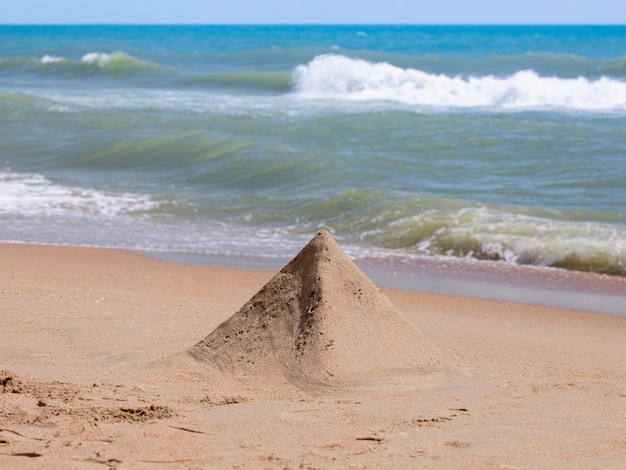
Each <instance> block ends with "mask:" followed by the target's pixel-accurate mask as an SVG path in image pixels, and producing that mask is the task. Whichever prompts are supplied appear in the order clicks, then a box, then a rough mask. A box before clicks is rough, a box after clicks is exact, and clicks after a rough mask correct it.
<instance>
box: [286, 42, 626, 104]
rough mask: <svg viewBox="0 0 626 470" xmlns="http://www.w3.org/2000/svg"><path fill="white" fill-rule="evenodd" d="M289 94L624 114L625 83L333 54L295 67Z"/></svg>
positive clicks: (324, 98)
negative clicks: (451, 70)
mask: <svg viewBox="0 0 626 470" xmlns="http://www.w3.org/2000/svg"><path fill="white" fill-rule="evenodd" d="M294 91H295V92H296V93H297V94H298V95H299V96H300V97H303V98H307V99H323V100H346V101H360V102H369V101H388V102H397V103H401V104H406V105H411V106H424V107H441V108H491V109H498V110H524V109H532V110H542V109H547V110H555V109H565V110H590V111H624V110H626V82H624V81H620V80H616V79H614V78H608V77H600V78H597V79H593V80H592V79H589V78H585V77H578V78H559V77H556V76H550V77H548V76H540V75H538V74H537V73H536V72H535V71H533V70H521V71H518V72H515V73H514V74H512V75H509V76H496V75H483V76H462V75H457V76H451V75H444V74H434V73H427V72H424V71H421V70H418V69H413V68H401V67H397V66H394V65H391V64H389V63H387V62H378V63H373V62H368V61H366V60H362V59H352V58H349V57H345V56H342V55H336V54H326V55H321V56H318V57H316V58H315V59H314V60H312V61H311V62H310V63H308V64H307V65H301V66H299V67H297V68H296V69H295V71H294Z"/></svg>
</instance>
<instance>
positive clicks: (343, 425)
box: [0, 244, 626, 469]
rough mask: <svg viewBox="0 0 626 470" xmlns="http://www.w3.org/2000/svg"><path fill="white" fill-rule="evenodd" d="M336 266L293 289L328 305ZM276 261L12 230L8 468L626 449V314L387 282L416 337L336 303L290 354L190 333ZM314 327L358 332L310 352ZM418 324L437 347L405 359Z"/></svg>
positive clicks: (533, 460)
mask: <svg viewBox="0 0 626 470" xmlns="http://www.w3.org/2000/svg"><path fill="white" fill-rule="evenodd" d="M337 256H338V255H336V254H333V256H332V258H333V259H336V257H337ZM341 263H344V262H343V261H342V262H341ZM341 263H340V264H341ZM305 264H308V263H305ZM292 267H293V266H292ZM324 269H326V268H322V273H321V274H319V273H320V271H319V270H318V271H314V273H316V274H319V277H320V279H325V278H326V277H327V276H330V277H328V279H331V280H332V282H331V283H330V286H331V287H328V284H325V285H326V287H323V286H322V284H324V283H325V282H327V281H322V280H320V284H319V285H317V287H316V284H315V279H316V277H315V275H313V277H310V278H308V279H309V281H307V282H303V283H302V285H300V286H299V288H300V291H298V289H296V290H290V289H287V290H288V291H289V292H291V293H292V294H293V293H295V292H300V293H301V294H302V293H306V292H309V291H308V290H307V289H313V291H315V292H318V293H319V292H321V293H322V295H321V296H319V299H318V300H320V299H322V300H321V301H319V302H317V301H316V302H314V305H316V306H319V309H317V307H316V309H313V310H314V311H317V312H318V313H320V312H321V313H320V315H322V316H323V317H324V318H327V317H328V315H330V316H331V317H332V315H333V312H332V306H333V305H336V303H337V302H339V301H342V302H345V295H344V294H341V293H337V291H336V289H333V288H332V285H333V284H334V283H337V282H339V283H341V282H340V280H341V279H344V280H345V279H348V281H350V280H354V277H353V276H350V277H349V278H344V277H343V276H339V277H332V275H331V274H332V273H331V274H328V273H326V274H324V272H323V271H324ZM350 269H351V268H350ZM299 272H300V271H298V269H295V270H294V269H292V270H290V271H288V273H291V274H290V275H294V273H296V274H297V273H299ZM342 272H343V271H342ZM309 274H310V273H309ZM352 274H353V275H354V273H352ZM275 276H279V274H276V273H264V272H248V271H241V270H228V269H215V268H207V267H197V266H187V265H180V264H172V263H165V262H161V261H155V260H151V259H148V258H144V257H142V256H139V255H134V254H129V253H125V252H121V251H115V250H105V249H83V248H65V247H50V246H35V245H32V246H30V245H28V246H27V245H11V244H8V245H6V244H5V245H0V325H1V332H2V341H0V370H1V372H0V468H106V467H110V468H614V469H620V468H625V467H626V361H625V360H624V358H625V357H626V354H625V353H626V341H625V338H626V318H620V317H612V316H606V315H600V314H589V313H583V312H577V311H571V310H563V309H556V308H547V307H538V306H529V305H523V304H513V303H505V302H496V301H487V300H477V299H468V298H461V297H451V296H442V295H433V294H423V293H414V292H403V291H393V290H384V293H385V294H386V296H387V297H388V298H389V299H390V301H391V302H390V303H389V304H386V302H387V301H386V300H381V297H379V294H380V292H378V291H377V290H376V288H374V290H369V288H368V290H367V294H366V295H367V296H369V297H368V299H369V300H368V302H365V304H364V305H370V304H372V302H374V303H376V302H382V303H383V304H385V305H387V307H389V312H390V313H389V314H390V316H391V317H390V318H392V319H393V320H391V321H392V323H394V324H395V325H403V326H399V328H400V329H403V328H404V329H406V330H407V332H406V334H405V335H404V339H403V340H402V341H398V342H397V343H393V341H392V340H390V338H389V337H388V336H385V334H384V332H380V334H377V331H376V330H377V329H380V328H384V327H385V325H389V323H388V321H387V320H388V319H382V320H381V318H378V319H376V320H375V321H376V322H378V323H375V324H376V325H377V326H376V328H373V329H372V328H368V327H364V325H368V324H370V323H367V322H364V321H356V322H354V321H353V319H352V320H345V319H337V320H333V321H334V322H335V323H333V322H332V321H331V322H330V323H325V322H324V321H322V320H320V319H319V318H317V317H316V318H317V319H316V321H315V322H314V324H315V325H317V326H316V327H315V328H317V329H315V328H313V327H312V326H311V325H309V326H311V328H309V327H308V326H307V325H306V322H304V323H302V325H301V324H300V323H299V322H296V323H297V325H296V326H295V328H296V330H289V328H293V327H294V326H293V325H295V323H292V324H291V325H292V326H289V328H288V329H287V330H286V331H292V333H293V334H292V336H290V338H291V340H290V341H287V342H286V343H281V344H283V346H281V347H282V348H283V349H282V350H281V351H282V352H280V354H277V355H272V354H270V352H271V351H272V348H274V347H276V345H275V344H274V343H272V341H271V340H268V339H267V338H266V339H262V340H259V343H258V346H259V348H261V350H262V351H263V354H264V356H263V357H266V358H269V359H268V360H267V361H260V363H261V366H262V367H259V368H256V366H254V365H250V363H249V362H246V357H247V356H246V354H247V353H246V354H243V357H240V358H239V359H238V358H237V357H229V358H228V361H227V363H228V364H229V365H228V366H227V367H222V369H223V370H220V367H219V364H220V360H217V361H215V360H213V359H214V355H215V354H217V355H218V356H219V355H220V354H222V355H223V351H222V352H220V351H221V350H220V348H216V347H210V348H209V349H210V351H212V354H213V355H212V354H208V355H205V356H204V357H201V359H204V360H201V361H199V360H197V359H194V358H193V357H192V356H191V355H190V354H189V353H187V352H185V351H189V350H191V351H193V350H194V345H196V346H195V348H198V347H201V346H202V345H203V344H204V346H203V347H208V346H207V344H208V343H207V342H206V341H204V342H203V340H206V339H207V338H210V337H211V336H212V335H214V336H213V337H214V338H215V337H218V338H223V336H220V335H221V334H222V333H223V331H222V333H220V334H217V333H215V334H214V333H211V332H212V331H214V330H215V329H216V327H217V326H218V325H220V324H221V323H222V322H224V321H226V320H227V319H229V317H231V315H233V313H235V312H240V313H241V312H243V311H245V310H246V307H245V306H246V305H248V306H249V307H254V304H255V302H252V304H248V301H249V300H251V299H252V298H253V296H254V295H255V293H257V292H258V291H259V289H261V288H262V287H263V286H264V285H265V284H266V283H268V282H269V281H271V280H272V279H276V277H275ZM295 279H298V277H297V276H296V278H295ZM338 279H339V281H338ZM342 282H343V281H342ZM363 282H365V281H363V280H362V279H360V280H357V281H356V283H355V286H356V289H357V290H356V293H358V289H359V288H361V289H362V288H363V286H364V284H363ZM272 285H274V286H275V284H270V286H272ZM302 286H305V287H306V286H308V287H306V288H303V287H302ZM344 287H345V284H344ZM356 293H355V291H353V292H352V294H353V295H356ZM294 295H295V294H294ZM298 295H300V294H298ZM292 297H293V296H292ZM296 297H297V296H296ZM313 297H315V296H313ZM273 298H275V296H273ZM304 298H305V297H300V298H298V299H300V300H298V299H296V303H295V304H293V305H296V304H297V305H298V307H297V308H295V307H294V309H293V310H292V314H293V315H296V318H299V319H300V320H301V319H302V318H308V317H306V316H305V317H302V315H303V313H306V312H308V311H309V310H310V308H309V307H310V306H311V305H312V304H306V308H300V304H301V300H302V299H304ZM384 298H385V299H386V297H384ZM323 299H326V301H327V302H328V304H327V305H326V306H324V305H323V303H324V300H323ZM337 299H339V300H337ZM342 299H343V300H342ZM257 300H258V299H257ZM302 305H304V304H302ZM390 305H391V306H390ZM242 306H244V308H242ZM394 306H395V307H394ZM255 308H257V309H259V307H258V306H257V307H255ZM362 308H364V310H362V311H361V314H362V315H369V314H373V313H374V312H371V311H369V310H368V309H367V308H366V307H362ZM396 308H397V311H396V310H395V309H396ZM340 310H342V311H343V309H340ZM377 311H380V309H379V310H377ZM255 312H256V314H257V316H258V315H261V316H262V315H263V312H267V310H266V309H263V308H260V309H259V310H255ZM396 313H397V314H398V316H399V317H396ZM298 315H300V317H298ZM346 322H347V323H346ZM395 322H398V323H395ZM403 322H404V323H403ZM243 324H244V325H247V323H245V322H244V323H243ZM301 326H302V328H301V329H299V330H298V328H300V327H301ZM304 327H306V328H304ZM224 328H225V327H224ZM303 328H304V329H303ZM307 328H308V329H307ZM394 328H395V327H394ZM218 331H219V330H218ZM240 331H241V330H240ZM303 331H307V332H309V333H310V332H316V333H317V334H318V335H319V332H320V331H321V332H322V333H324V335H327V334H328V335H330V334H334V333H337V337H336V338H335V342H334V343H333V344H338V345H337V346H336V347H335V346H333V347H332V348H329V349H326V348H325V347H321V346H320V345H321V344H324V343H319V342H318V343H315V344H316V346H315V344H314V346H315V347H312V349H310V352H307V353H306V354H305V355H304V356H305V359H304V360H301V359H298V357H297V356H294V355H293V351H292V350H291V345H296V343H297V342H298V341H301V339H302V338H301V337H300V333H302V332H303ZM209 333H211V334H209ZM339 333H340V334H339ZM350 333H353V334H350ZM207 335H208V336H207ZM305 336H306V335H305ZM321 336H323V335H321ZM284 337H285V334H284V333H283V334H282V335H281V338H284ZM307 337H310V335H309V336H307ZM255 338H257V339H258V338H262V336H261V337H259V336H258V335H257V336H255ZM298 338H300V340H298ZM336 342H339V343H336ZM285 344H286V346H285ZM298 344H300V343H298ZM326 344H327V343H326ZM410 344H414V345H416V347H417V349H418V350H420V351H421V352H420V354H419V355H418V359H419V357H423V355H424V354H427V355H430V357H431V359H432V358H436V359H437V360H435V361H434V362H433V361H432V360H430V359H429V360H426V361H425V362H424V363H419V364H418V363H414V364H408V365H407V364H403V363H402V362H401V361H400V362H398V361H399V359H398V357H397V356H394V354H395V353H396V352H397V351H398V350H401V351H406V350H407V348H408V347H409V346H410ZM272 345H274V346H272ZM368 345H371V346H372V347H373V348H374V350H376V357H377V359H376V360H373V361H371V360H369V361H367V362H366V363H363V364H361V363H359V362H358V358H359V357H360V355H362V354H367V353H364V352H363V351H370V350H371V348H369V347H368ZM239 347H240V346H239ZM268 348H269V349H268ZM420 348H421V349H420ZM235 349H236V348H235ZM305 349H306V348H305ZM409 349H410V348H409ZM227 350H228V351H232V350H233V348H229V349H227ZM242 351H243V352H245V351H246V350H245V348H244V349H243V350H242ZM289 351H291V352H289ZM425 351H427V353H425ZM290 354H291V355H290ZM347 355H348V356H349V358H348V359H347V357H348V356H347ZM350 355H351V356H350ZM201 356H202V355H201ZM250 357H257V356H254V355H251V356H249V357H247V358H248V359H249V358H250ZM211 358H213V359H211ZM320 361H321V362H320ZM332 361H335V362H332ZM342 361H343V362H342ZM417 362H419V360H417ZM222 363H223V361H222ZM316 364H318V365H319V364H322V366H320V367H319V368H317V366H316ZM368 364H374V366H370V365H368ZM333 367H335V368H334V369H333ZM298 370H300V371H301V372H303V374H300V375H299V374H297V373H295V372H296V371H298ZM321 371H331V372H332V373H333V374H335V375H338V377H339V379H341V380H339V379H338V380H334V379H332V377H330V376H329V375H328V374H325V373H321ZM266 372H269V373H266ZM305 376H306V377H308V378H309V379H311V380H303V377H305ZM311 376H312V377H311Z"/></svg>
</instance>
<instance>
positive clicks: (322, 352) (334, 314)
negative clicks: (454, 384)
mask: <svg viewBox="0 0 626 470" xmlns="http://www.w3.org/2000/svg"><path fill="white" fill-rule="evenodd" d="M189 353H190V354H191V355H192V356H193V357H195V358H196V359H200V360H205V361H208V362H210V363H212V364H213V365H215V366H216V367H217V368H219V369H220V370H222V371H226V372H229V373H231V374H234V375H236V376H253V377H257V378H263V377H266V378H269V377H276V376H282V377H284V378H286V379H288V380H289V381H291V382H294V383H296V384H298V385H302V384H309V385H314V384H319V385H331V384H333V383H341V382H342V381H349V380H351V379H353V378H357V377H362V376H364V375H366V376H367V375H370V376H371V375H372V374H374V375H376V374H380V375H383V374H389V373H390V372H393V371H398V370H413V371H416V370H417V371H427V370H433V369H439V368H441V367H443V364H444V363H445V359H444V358H443V355H442V353H441V352H440V351H439V350H438V349H437V348H436V347H434V346H433V345H432V344H431V343H430V342H429V341H428V340H427V339H426V338H425V336H424V335H423V334H422V333H421V332H419V331H417V330H416V329H415V328H414V327H413V326H412V325H411V324H409V323H408V322H407V321H406V320H405V319H404V318H403V316H402V315H401V314H400V312H399V311H398V310H397V309H396V308H395V307H394V306H393V304H392V303H391V301H390V300H389V299H388V298H387V296H385V295H384V294H383V293H382V292H381V290H380V289H379V288H377V287H376V286H375V285H374V284H373V283H372V281H370V279H369V278H368V277H367V276H366V275H365V274H364V273H363V272H362V271H361V270H360V269H359V268H358V267H357V266H356V265H355V264H354V263H353V262H352V261H351V260H350V259H349V258H348V257H347V255H346V254H345V253H344V252H343V251H342V250H341V248H339V246H338V245H337V244H336V243H335V241H334V240H333V238H332V236H331V235H330V234H329V233H328V232H326V231H321V232H319V233H318V234H317V235H316V236H315V237H314V238H313V239H312V240H311V241H310V242H309V244H307V245H306V246H305V247H304V248H303V249H302V251H301V252H300V253H299V254H298V255H297V256H296V257H295V258H294V259H292V260H291V261H290V262H289V263H288V264H287V265H286V266H285V267H284V268H283V269H282V270H281V271H280V272H279V273H278V274H276V275H275V276H274V277H273V278H272V279H271V280H270V281H269V282H268V283H267V284H266V285H265V286H264V287H263V288H262V289H261V290H260V291H259V292H258V293H257V294H256V295H254V296H253V297H252V298H251V299H250V300H249V301H248V302H247V303H246V304H245V305H244V306H243V307H242V308H241V310H239V311H238V312H237V313H235V314H234V315H233V316H232V317H230V318H229V319H228V320H227V321H225V322H224V323H222V324H221V325H219V326H218V327H217V328H216V329H215V330H214V331H213V332H212V333H211V334H209V335H208V336H207V337H206V338H204V339H203V340H202V341H201V342H199V343H198V344H196V345H195V346H193V347H192V348H191V349H190V350H189Z"/></svg>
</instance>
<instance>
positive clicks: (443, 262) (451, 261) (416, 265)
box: [0, 241, 626, 317]
mask: <svg viewBox="0 0 626 470" xmlns="http://www.w3.org/2000/svg"><path fill="white" fill-rule="evenodd" d="M5 244H6V245H25V246H42V247H46V246H50V247H62V248H70V249H71V248H80V249H93V250H113V251H121V252H124V253H134V254H138V255H140V256H144V257H146V258H149V259H153V260H159V261H164V262H167V263H176V264H181V265H189V266H200V267H208V268H216V269H222V268H223V269H235V270H241V271H244V272H259V273H275V272H278V271H279V270H280V269H281V268H282V267H283V266H284V265H285V264H286V263H287V262H288V261H289V257H287V256H285V257H261V256H242V255H212V254H201V253H183V252H169V251H149V250H138V249H126V248H116V247H98V246H76V245H62V244H43V243H37V242H33V243H30V242H7V241H2V242H0V246H2V245H5ZM354 262H355V263H356V264H357V266H359V268H360V269H361V270H363V272H365V273H366V274H367V275H368V276H369V277H370V278H371V279H372V281H374V283H375V284H377V285H378V286H379V287H382V288H388V289H394V290H400V291H408V292H418V293H419V292H423V293H430V294H442V295H451V296H457V297H466V298H472V299H485V300H495V301H504V302H514V303H520V304H529V305H538V306H545V307H556V308H563V309H572V310H578V311H583V312H592V313H597V314H604V315H614V316H620V317H626V307H624V304H625V303H626V278H624V277H619V276H611V275H606V274H597V273H589V272H581V271H568V270H565V269H560V268H550V267H539V266H529V265H512V264H507V263H503V262H494V261H478V260H472V259H460V258H449V257H426V256H423V257H420V256H414V257H411V258H403V257H397V258H387V259H377V258H365V259H357V260H354Z"/></svg>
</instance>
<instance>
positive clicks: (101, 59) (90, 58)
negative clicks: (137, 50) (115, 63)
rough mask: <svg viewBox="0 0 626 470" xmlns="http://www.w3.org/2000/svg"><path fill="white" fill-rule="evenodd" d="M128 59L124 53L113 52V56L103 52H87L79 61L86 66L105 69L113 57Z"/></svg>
mask: <svg viewBox="0 0 626 470" xmlns="http://www.w3.org/2000/svg"><path fill="white" fill-rule="evenodd" d="M115 56H120V57H129V56H128V55H127V54H125V53H124V52H114V53H113V54H106V53H104V52H89V53H88V54H85V55H84V56H83V57H82V58H81V59H80V60H81V62H84V63H86V64H93V65H97V66H98V67H105V66H106V65H107V64H108V63H109V62H110V61H111V59H112V58H113V57H115Z"/></svg>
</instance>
